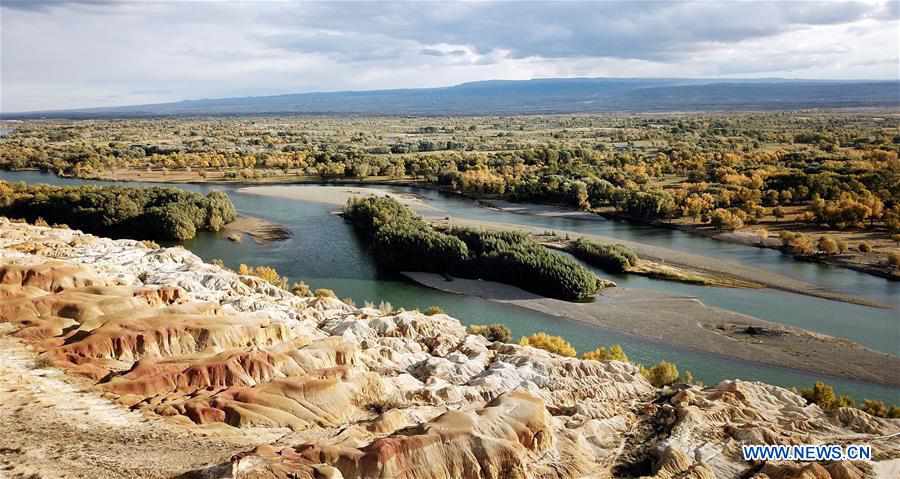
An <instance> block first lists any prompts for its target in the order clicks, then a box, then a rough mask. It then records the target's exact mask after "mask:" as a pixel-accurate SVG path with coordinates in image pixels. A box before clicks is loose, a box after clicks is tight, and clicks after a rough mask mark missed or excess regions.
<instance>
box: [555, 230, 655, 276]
mask: <svg viewBox="0 0 900 479" xmlns="http://www.w3.org/2000/svg"><path fill="white" fill-rule="evenodd" d="M567 251H569V253H572V255H573V256H575V257H576V258H578V259H580V260H582V261H584V262H586V263H588V264H590V265H592V266H596V267H598V268H600V269H602V270H603V271H606V272H609V273H624V272H625V271H627V270H628V269H629V268H631V267H633V266H636V265H637V264H638V256H637V253H635V252H634V251H633V250H632V249H631V248H629V247H627V246H625V245H621V244H602V243H597V242H596V241H591V240H588V239H585V238H578V239H576V240H575V241H573V242H571V243H570V244H569V247H568V248H567Z"/></svg>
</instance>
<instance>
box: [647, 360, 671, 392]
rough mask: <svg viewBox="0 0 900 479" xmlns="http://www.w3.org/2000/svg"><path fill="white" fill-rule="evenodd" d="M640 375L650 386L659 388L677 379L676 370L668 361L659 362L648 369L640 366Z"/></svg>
mask: <svg viewBox="0 0 900 479" xmlns="http://www.w3.org/2000/svg"><path fill="white" fill-rule="evenodd" d="M641 375H642V376H644V378H645V379H647V381H649V382H650V384H652V385H654V386H656V387H658V388H661V387H663V386H668V385H670V384H672V383H674V382H675V381H676V380H677V379H678V368H677V367H676V366H675V365H674V364H672V363H670V362H668V361H660V362H659V363H657V364H656V365H655V366H653V367H651V368H649V369H647V368H645V367H643V366H641Z"/></svg>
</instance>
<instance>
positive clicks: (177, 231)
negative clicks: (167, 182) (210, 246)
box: [0, 181, 237, 241]
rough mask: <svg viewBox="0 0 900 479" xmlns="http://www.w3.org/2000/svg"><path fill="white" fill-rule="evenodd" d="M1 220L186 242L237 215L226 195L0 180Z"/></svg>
mask: <svg viewBox="0 0 900 479" xmlns="http://www.w3.org/2000/svg"><path fill="white" fill-rule="evenodd" d="M0 215H4V216H11V217H17V218H26V219H28V220H29V221H36V220H38V219H41V220H42V221H45V222H50V223H65V224H67V225H69V226H70V227H72V228H77V229H80V230H83V231H86V232H89V233H95V234H102V235H104V236H113V237H130V238H136V239H157V240H177V241H183V240H189V239H191V238H193V237H194V236H195V235H196V233H197V231H199V230H206V231H218V230H220V229H221V228H222V227H223V226H224V225H225V224H226V223H229V222H231V221H234V219H235V218H236V217H237V214H236V212H235V209H234V205H233V204H232V203H231V200H230V199H229V198H228V195H226V194H225V193H222V192H211V193H209V194H207V195H206V196H204V195H201V194H199V193H192V192H188V191H184V190H181V189H177V188H123V187H110V186H51V185H44V184H24V183H7V182H4V181H0Z"/></svg>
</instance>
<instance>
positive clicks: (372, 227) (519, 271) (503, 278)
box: [344, 197, 600, 301]
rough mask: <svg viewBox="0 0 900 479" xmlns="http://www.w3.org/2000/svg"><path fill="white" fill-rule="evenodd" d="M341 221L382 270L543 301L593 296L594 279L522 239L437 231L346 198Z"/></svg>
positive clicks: (387, 208)
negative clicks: (458, 280) (496, 285)
mask: <svg viewBox="0 0 900 479" xmlns="http://www.w3.org/2000/svg"><path fill="white" fill-rule="evenodd" d="M344 214H345V217H346V218H347V219H348V220H349V221H350V222H351V223H352V224H353V225H354V227H355V229H356V230H357V231H358V232H359V233H361V234H363V235H365V236H366V237H367V239H369V240H370V243H371V251H372V253H373V255H374V256H375V259H376V261H377V262H378V263H379V265H381V266H382V267H385V268H388V269H391V270H393V271H427V272H432V273H442V274H452V275H454V276H458V277H462V278H471V279H484V280H488V281H497V282H500V283H506V284H512V285H515V286H518V287H520V288H522V289H525V290H528V291H531V292H533V293H537V294H541V295H543V296H548V297H553V298H559V299H565V300H571V301H577V300H585V299H588V298H590V297H592V296H593V295H594V294H596V292H597V290H598V289H599V287H600V281H599V280H598V278H597V277H596V276H595V275H594V274H593V273H591V272H590V271H588V270H587V269H585V268H584V267H583V266H581V265H580V264H578V263H577V262H576V261H574V260H572V259H571V258H567V257H564V256H560V255H558V254H554V253H552V252H550V251H548V250H547V249H546V248H544V247H542V246H541V245H539V244H538V243H536V242H534V241H533V240H531V239H530V238H529V237H528V235H527V234H524V233H519V232H513V231H496V232H495V231H480V230H474V229H468V228H453V229H450V230H449V231H448V232H446V233H445V232H440V231H437V230H435V229H434V228H432V227H431V225H429V224H427V223H426V222H425V221H423V220H422V219H421V218H419V217H417V216H416V215H415V214H414V213H413V212H412V210H410V209H409V208H407V207H405V206H403V205H401V204H400V203H399V202H397V201H396V200H394V199H393V198H389V197H368V198H361V199H351V200H350V201H349V202H348V203H347V206H346V207H345V208H344Z"/></svg>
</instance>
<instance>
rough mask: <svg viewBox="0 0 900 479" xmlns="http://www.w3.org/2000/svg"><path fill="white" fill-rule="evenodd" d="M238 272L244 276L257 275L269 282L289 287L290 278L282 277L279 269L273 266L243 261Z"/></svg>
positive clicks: (280, 286) (283, 287)
mask: <svg viewBox="0 0 900 479" xmlns="http://www.w3.org/2000/svg"><path fill="white" fill-rule="evenodd" d="M238 274H241V275H244V276H256V277H257V278H261V279H263V280H264V281H266V282H267V283H269V284H273V285H275V286H278V287H279V288H282V289H287V285H288V279H287V278H283V277H281V276H280V275H279V274H278V271H276V270H275V268H272V267H271V266H247V265H245V264H243V263H242V264H241V265H240V267H238Z"/></svg>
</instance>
